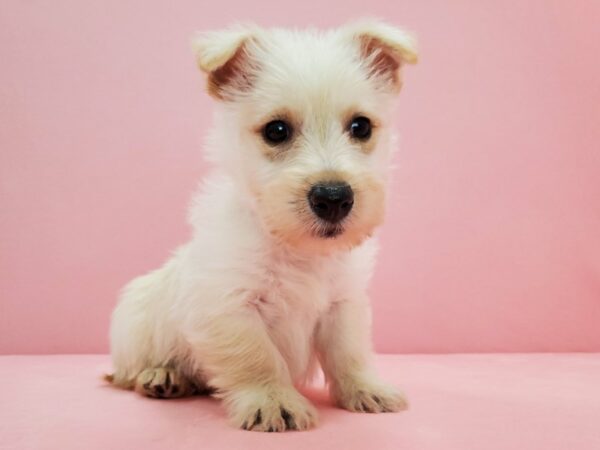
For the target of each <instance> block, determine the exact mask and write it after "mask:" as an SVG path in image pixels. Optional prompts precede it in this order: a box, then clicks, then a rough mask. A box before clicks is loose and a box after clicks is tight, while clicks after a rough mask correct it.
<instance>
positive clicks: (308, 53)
mask: <svg viewBox="0 0 600 450" xmlns="http://www.w3.org/2000/svg"><path fill="white" fill-rule="evenodd" d="M365 36H367V37H368V38H376V39H377V43H378V44H381V50H377V51H382V52H391V53H392V54H391V57H393V58H397V59H398V61H400V62H401V63H404V62H414V60H415V59H416V51H415V49H414V44H413V42H412V41H411V40H410V39H409V38H408V35H406V34H405V33H403V32H401V31H399V30H397V29H395V28H393V27H390V26H388V25H384V24H381V23H378V22H367V23H361V24H355V25H348V26H346V27H342V28H340V29H338V30H334V31H330V32H326V33H322V32H317V31H304V32H298V31H287V30H264V29H260V28H257V27H238V28H235V29H232V30H226V31H223V32H216V33H208V34H203V35H199V36H198V37H197V39H196V40H195V43H194V51H195V52H196V55H197V57H198V63H199V66H200V68H201V69H202V70H203V71H204V72H206V73H207V74H208V75H209V77H210V76H211V74H212V75H214V73H215V71H217V70H219V69H221V68H223V67H226V66H225V65H226V64H228V63H229V61H230V60H232V58H235V56H234V55H236V52H238V51H239V50H240V49H243V55H242V57H241V59H240V63H239V64H238V66H236V67H235V70H234V72H235V76H236V77H238V78H236V77H234V78H233V79H231V80H230V81H228V83H227V84H225V85H219V86H218V89H220V91H219V92H221V94H219V96H220V100H221V102H220V103H219V105H218V106H219V108H218V110H217V113H216V118H215V127H214V132H213V134H212V136H211V139H210V142H209V145H208V155H209V158H210V159H211V160H212V161H213V162H215V164H216V166H217V169H216V170H215V171H214V173H213V174H212V175H211V176H209V177H208V178H207V179H206V180H205V181H204V183H203V184H202V186H201V188H200V190H199V192H198V194H197V195H196V196H195V198H194V200H193V203H192V205H191V208H190V214H189V219H190V222H191V225H192V227H193V229H194V234H193V237H192V239H191V241H190V242H189V243H187V244H185V245H184V246H182V247H181V248H179V249H178V250H177V251H176V252H175V253H174V254H173V256H172V258H171V259H170V260H169V261H167V262H166V263H165V265H164V266H163V267H162V268H160V269H158V270H156V271H154V272H151V273H149V274H147V275H144V276H142V277H139V278H137V279H135V280H133V281H132V282H131V283H129V285H128V286H127V287H126V288H125V289H124V291H123V294H122V297H121V301H120V303H119V304H118V306H117V308H116V309H115V311H114V314H113V318H112V327H111V348H112V356H113V362H114V366H115V374H114V376H113V381H114V383H115V384H116V385H119V386H123V387H134V386H135V387H136V389H138V388H139V389H138V390H140V391H141V392H143V391H144V388H145V389H148V386H149V385H148V384H147V383H150V381H152V380H151V379H149V378H148V376H149V375H148V374H154V371H153V369H160V368H166V369H165V370H172V371H173V374H174V375H175V374H176V375H177V376H178V377H179V379H187V380H189V382H190V384H191V383H193V384H194V385H196V386H200V387H203V386H208V387H210V388H213V389H215V390H216V393H217V395H218V396H220V397H222V398H223V399H224V401H225V404H226V406H227V408H228V410H229V413H230V416H231V419H232V421H233V423H234V424H235V425H236V426H241V427H244V428H249V429H255V430H269V429H272V430H276V431H280V430H285V429H288V428H294V429H306V428H309V427H311V426H312V425H314V424H315V422H316V412H315V410H314V408H313V407H312V406H311V405H310V403H309V402H308V400H306V399H305V398H304V397H303V396H302V395H301V394H299V393H298V391H296V388H295V387H296V386H298V385H300V384H302V383H304V382H306V381H307V380H309V379H310V377H311V375H312V373H313V371H314V369H315V367H316V364H317V359H318V360H319V361H320V364H321V366H322V368H323V370H324V372H325V375H326V377H327V380H328V383H329V386H330V390H331V394H332V397H333V399H334V401H335V402H336V403H337V404H338V405H340V406H341V407H345V408H347V409H350V410H354V411H371V412H381V411H396V410H399V409H402V408H403V407H405V401H404V399H403V398H402V396H401V395H400V394H398V393H397V392H396V391H395V389H393V388H391V387H389V386H387V385H385V384H383V383H382V382H380V381H379V380H378V378H377V377H376V376H375V375H374V374H373V372H372V371H371V370H370V368H369V359H370V355H371V345H370V331H369V330H370V312H369V305H368V298H367V295H366V288H367V284H368V281H369V278H370V275H371V272H372V267H373V261H374V253H375V249H376V245H375V242H374V240H373V238H371V237H370V236H371V234H372V233H373V231H374V229H375V227H376V226H377V225H379V223H380V221H381V217H382V208H383V202H384V193H385V185H386V180H387V172H388V167H389V160H390V155H391V151H392V148H393V139H392V138H391V132H390V130H389V128H388V120H389V114H390V112H391V109H390V108H391V105H392V100H393V99H394V97H395V94H396V93H397V90H398V88H399V86H392V81H391V78H389V77H387V75H386V74H385V73H383V74H382V73H375V72H374V71H373V70H371V69H372V68H371V67H370V64H371V63H372V62H373V61H374V58H375V57H376V56H377V55H376V54H374V55H364V54H361V51H360V43H361V39H363V38H364V37H365ZM238 53H239V52H238ZM240 71H242V72H244V73H243V74H240V73H237V72H240ZM240 75H248V76H249V77H250V79H251V80H252V83H251V87H250V88H249V87H248V86H245V85H244V83H245V82H246V81H247V79H248V78H247V77H246V78H244V77H240ZM388 75H389V74H388ZM282 111H284V114H288V115H289V116H291V117H292V119H291V120H292V121H293V122H294V128H295V131H296V134H295V137H294V141H293V143H292V144H290V146H288V147H286V148H285V149H283V150H278V149H273V148H271V147H269V146H267V145H266V144H265V143H264V142H263V140H262V137H261V135H260V132H257V130H259V129H260V127H261V126H262V125H263V124H265V123H267V122H268V121H269V120H271V119H272V118H274V117H276V116H277V115H278V114H281V113H282ZM349 113H354V114H356V113H360V114H361V115H366V116H368V117H369V118H371V120H372V121H374V122H376V123H377V128H376V129H375V130H374V132H373V137H372V138H371V139H372V143H371V144H362V143H357V142H354V141H353V140H351V139H350V138H349V136H348V133H347V130H346V122H347V120H348V117H349V116H348V114H349ZM368 145H371V147H369V146H368ZM321 173H327V174H331V173H333V174H337V175H336V176H339V177H340V178H342V179H344V180H346V181H348V182H349V183H350V184H351V185H352V186H353V188H355V206H354V209H353V210H352V212H351V213H350V216H349V217H348V218H347V219H346V220H345V222H344V232H343V233H342V234H341V235H339V236H337V237H335V238H330V239H326V238H323V237H320V236H319V235H318V233H317V231H318V230H319V227H321V225H320V223H319V221H318V220H317V219H316V217H314V216H313V215H312V213H311V212H310V209H309V208H308V207H307V206H306V205H304V203H306V190H307V189H308V188H309V187H310V182H312V181H307V180H313V178H314V177H317V178H316V179H318V177H319V176H320V175H319V174H321ZM313 181H314V180H313ZM307 183H308V184H307ZM315 230H316V231H315ZM160 373H161V377H162V379H164V378H165V372H164V371H162V372H160ZM152 376H154V375H152ZM136 384H137V385H136ZM142 385H143V386H142ZM282 410H285V412H287V414H288V416H287V417H286V415H285V413H282ZM258 411H260V414H258ZM257 417H259V420H257ZM290 417H291V419H290Z"/></svg>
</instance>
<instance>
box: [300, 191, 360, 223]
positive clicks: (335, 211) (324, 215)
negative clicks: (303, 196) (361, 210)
mask: <svg viewBox="0 0 600 450" xmlns="http://www.w3.org/2000/svg"><path fill="white" fill-rule="evenodd" d="M308 203H309V204H310V208H311V209H312V210H313V212H314V213H315V214H316V215H317V216H318V217H320V218H321V219H323V220H325V221H326V222H329V223H338V222H339V221H341V220H342V219H343V218H344V217H346V216H347V215H348V213H349V212H350V210H351V209H352V205H354V193H353V192H352V188H351V187H350V186H349V185H348V184H346V183H320V184H315V185H314V186H313V187H312V189H311V190H310V191H309V193H308Z"/></svg>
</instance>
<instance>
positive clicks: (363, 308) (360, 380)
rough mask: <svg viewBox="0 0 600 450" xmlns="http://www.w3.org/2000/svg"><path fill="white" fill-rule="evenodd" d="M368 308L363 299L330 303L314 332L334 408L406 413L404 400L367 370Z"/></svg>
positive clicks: (372, 372) (368, 351)
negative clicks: (336, 406)
mask: <svg viewBox="0 0 600 450" xmlns="http://www.w3.org/2000/svg"><path fill="white" fill-rule="evenodd" d="M370 318H371V314H370V308H369V305H368V301H367V299H366V296H365V298H361V299H350V300H342V301H339V302H337V303H334V304H333V305H332V307H331V308H330V310H329V311H328V312H327V313H326V314H325V316H324V317H323V318H322V319H321V321H320V323H319V326H318V328H317V332H316V344H317V351H318V354H319V360H320V361H321V365H322V367H323V371H324V372H325V377H326V379H327V382H328V384H329V389H330V394H331V397H332V399H333V401H334V402H335V403H336V405H338V406H340V407H342V408H345V409H348V410H350V411H358V412H392V411H399V410H402V409H406V407H407V402H406V400H405V398H404V396H403V395H402V394H401V393H400V392H398V391H397V390H396V389H395V388H394V387H392V386H389V385H388V384H386V383H384V382H382V381H381V380H380V379H379V378H378V377H377V375H375V373H374V371H373V370H372V368H371V367H370V359H371V353H372V352H371V336H370V322H371V319H370Z"/></svg>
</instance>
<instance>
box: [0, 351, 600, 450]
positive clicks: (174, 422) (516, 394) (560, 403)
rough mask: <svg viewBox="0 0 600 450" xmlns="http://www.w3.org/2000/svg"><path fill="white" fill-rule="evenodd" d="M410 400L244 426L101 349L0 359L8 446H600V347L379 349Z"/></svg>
mask: <svg viewBox="0 0 600 450" xmlns="http://www.w3.org/2000/svg"><path fill="white" fill-rule="evenodd" d="M377 365H378V367H379V370H380V372H381V374H382V375H383V376H384V377H385V378H386V379H388V380H390V381H391V382H393V383H396V384H398V385H399V386H402V388H403V389H404V390H405V392H406V393H407V394H408V397H409V399H410V402H411V407H410V409H409V410H408V411H406V412H403V413H399V414H380V415H373V414H356V413H350V412H346V411H342V410H339V409H335V408H333V407H332V406H331V405H330V403H329V400H328V399H327V396H326V394H325V392H324V391H323V390H322V389H321V388H314V389H312V390H310V391H308V392H307V393H306V394H307V395H308V397H309V398H311V399H312V400H313V401H314V402H315V404H316V405H317V407H318V409H319V412H320V425H319V427H318V428H316V429H314V430H311V431H308V432H288V433H283V434H275V433H255V432H246V431H241V430H236V429H233V428H231V427H229V425H228V424H227V421H226V417H225V414H224V411H223V409H222V407H221V405H220V404H219V402H218V401H217V400H214V399H211V398H206V397H195V398H190V399H182V400H152V399H146V398H142V397H140V396H138V395H135V394H133V393H132V392H125V391H119V390H115V389H113V388H110V387H107V386H105V385H104V384H103V382H102V381H101V379H100V376H101V374H102V373H103V372H105V371H106V370H108V369H109V368H110V364H109V359H108V357H107V356H105V355H80V356H2V357H0V383H1V386H2V398H1V400H0V448H1V449H64V450H69V449H85V450H88V449H92V450H94V449H128V450H129V449H132V450H135V449H142V448H143V449H161V450H162V449H228V450H229V449H261V450H263V449H311V450H321V449H344V450H345V449H401V450H415V449H418V450H433V449H435V450H500V449H503V450H505V449H510V450H521V449H522V450H597V449H600V354H544V355H539V354H531V355H530V354H514V355H513V354H497V355H483V354H482V355H409V356H396V355H380V356H378V358H377Z"/></svg>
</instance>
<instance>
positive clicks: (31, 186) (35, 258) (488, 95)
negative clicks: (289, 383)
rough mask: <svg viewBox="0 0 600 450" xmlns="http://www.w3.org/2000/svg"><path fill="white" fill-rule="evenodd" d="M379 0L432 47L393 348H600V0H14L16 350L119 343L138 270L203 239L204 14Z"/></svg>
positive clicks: (395, 212)
mask: <svg viewBox="0 0 600 450" xmlns="http://www.w3.org/2000/svg"><path fill="white" fill-rule="evenodd" d="M366 4H368V9H367V8H366V6H365V5H366ZM364 14H367V15H371V16H378V17H382V18H385V19H387V20H389V21H390V22H393V23H396V24H401V25H405V26H407V27H408V28H409V29H412V30H415V31H416V32H417V33H418V35H419V38H420V43H421V46H420V47H421V51H422V62H421V64H420V65H419V66H418V67H415V68H410V69H409V70H408V71H407V74H406V85H405V86H406V88H405V91H404V93H403V94H402V100H401V105H400V108H399V111H398V114H397V117H395V120H396V122H397V124H398V127H399V128H400V129H401V130H402V134H403V146H402V148H401V150H400V152H399V153H398V156H397V165H398V168H397V170H396V182H395V188H394V195H393V197H392V201H391V205H390V206H391V207H390V211H389V220H388V222H387V225H386V226H385V228H384V229H383V231H382V236H381V237H382V247H383V251H382V254H381V259H380V264H379V267H378V272H377V274H376V276H375V279H374V283H373V289H372V291H373V303H374V308H375V316H374V320H375V332H374V337H375V342H376V346H377V349H378V350H380V351H385V352H392V351H393V352H399V351H402V352H438V351H440V352H446V351H465V352H470V351H577V350H580V351H600V83H599V81H598V80H600V58H598V55H599V52H600V27H598V23H599V21H600V3H599V2H590V1H583V0H580V1H574V2H564V1H539V0H536V1H527V2H517V1H506V2H502V1H493V2H492V1H488V2H480V1H475V0H472V1H453V2H448V1H444V0H426V1H419V2H417V1H412V2H408V1H406V2H399V1H389V0H371V1H369V2H364V1H357V0H344V1H338V2H324V1H314V0H310V1H306V0H304V1H302V2H300V1H298V2H287V3H286V4H284V3H282V2H281V1H262V2H257V1H252V2H245V1H241V0H238V1H232V0H222V1H219V2H216V3H215V2H203V1H200V0H195V1H177V2H171V1H169V2H167V1H164V2H156V1H153V2H148V1H138V2H133V1H116V0H110V1H103V2H80V1H77V0H60V1H53V2H50V1H28V2H24V1H19V0H5V1H3V2H2V3H0V189H1V190H0V208H1V209H0V352H3V353H17V352H23V353H47V352H49V353H55V352H104V351H107V348H108V347H107V339H106V334H107V328H108V320H109V314H110V311H111V309H112V307H113V305H114V303H115V300H116V294H117V291H118V289H119V288H120V287H121V286H122V285H123V284H124V283H125V282H126V281H127V280H129V279H130V278H131V277H133V276H135V275H137V274H140V273H142V272H144V271H147V270H149V269H151V268H154V267H156V266H157V265H158V264H160V263H161V262H162V261H163V260H164V258H165V257H166V256H167V255H168V253H169V251H170V250H171V249H172V248H173V247H174V246H176V245H177V244H179V243H181V242H183V241H184V240H185V239H186V238H187V235H188V229H187V227H186V225H185V207H186V204H187V202H188V199H189V197H190V193H191V192H192V190H193V188H194V187H195V185H196V182H197V180H198V179H199V178H200V177H201V176H202V174H203V173H205V171H206V166H205V165H204V163H203V162H202V159H201V156H200V142H201V137H202V135H203V133H204V132H205V131H206V129H207V127H208V126H209V123H210V109H211V101H210V100H209V99H208V97H207V96H206V95H205V94H204V93H203V92H202V87H203V82H202V79H201V77H200V75H199V74H198V73H197V71H196V68H195V65H194V61H193V58H192V56H191V54H190V51H189V49H188V38H189V35H190V33H191V32H192V31H193V30H196V29H211V28H217V27H221V26H223V25H226V24H228V23H230V22H233V21H236V20H252V21H256V22H258V23H260V24H264V25H273V24H277V25H306V24H314V25H318V26H328V25H335V24H339V23H341V22H343V21H344V20H346V19H348V18H351V17H357V16H361V15H364Z"/></svg>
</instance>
